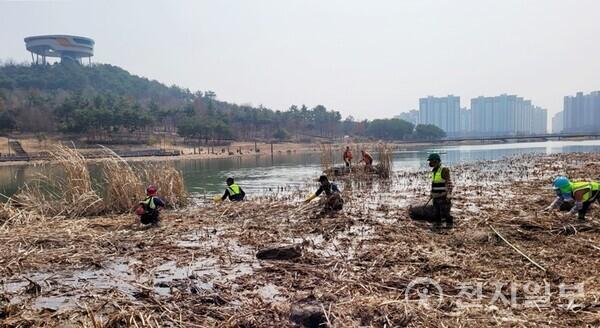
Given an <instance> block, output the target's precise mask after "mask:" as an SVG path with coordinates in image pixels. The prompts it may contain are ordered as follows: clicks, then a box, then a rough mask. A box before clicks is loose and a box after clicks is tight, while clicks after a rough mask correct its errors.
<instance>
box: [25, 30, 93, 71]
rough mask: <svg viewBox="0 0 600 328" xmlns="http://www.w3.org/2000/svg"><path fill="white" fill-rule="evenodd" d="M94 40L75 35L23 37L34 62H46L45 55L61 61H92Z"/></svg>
mask: <svg viewBox="0 0 600 328" xmlns="http://www.w3.org/2000/svg"><path fill="white" fill-rule="evenodd" d="M94 44H95V42H94V40H92V39H90V38H86V37H83V36H75V35H38V36H30V37H27V38H25V47H26V48H27V50H28V51H29V52H31V60H32V62H33V63H34V64H46V63H47V60H46V58H47V57H55V58H60V60H61V62H62V61H67V60H68V61H75V62H78V63H80V64H82V63H83V59H84V58H88V62H89V63H91V62H92V56H94Z"/></svg>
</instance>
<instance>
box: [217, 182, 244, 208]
mask: <svg viewBox="0 0 600 328" xmlns="http://www.w3.org/2000/svg"><path fill="white" fill-rule="evenodd" d="M226 182H227V188H225V193H223V196H221V198H218V197H217V198H215V202H217V203H219V202H222V201H224V200H225V199H227V198H229V200H230V201H232V202H240V201H242V200H244V197H245V196H246V193H245V192H244V190H242V187H240V186H239V185H238V184H237V183H235V182H234V181H233V178H227V181H226Z"/></svg>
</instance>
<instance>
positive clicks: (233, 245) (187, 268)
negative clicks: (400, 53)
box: [0, 154, 600, 327]
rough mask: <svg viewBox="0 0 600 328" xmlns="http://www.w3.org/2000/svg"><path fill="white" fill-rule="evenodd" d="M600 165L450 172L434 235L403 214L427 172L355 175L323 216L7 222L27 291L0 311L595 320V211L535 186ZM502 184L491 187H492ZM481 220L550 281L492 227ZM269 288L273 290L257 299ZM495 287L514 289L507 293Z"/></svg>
mask: <svg viewBox="0 0 600 328" xmlns="http://www.w3.org/2000/svg"><path fill="white" fill-rule="evenodd" d="M598 160H600V154H569V155H557V156H531V157H530V156H522V157H518V158H511V159H506V160H503V161H497V162H482V163H474V164H469V165H460V166H455V167H451V174H452V177H453V180H454V182H455V185H456V187H455V196H454V206H455V207H454V208H453V211H454V214H455V216H456V222H455V229H453V230H451V231H448V232H446V233H434V232H432V231H431V230H430V229H429V225H428V224H423V223H420V222H415V221H411V220H410V219H409V218H408V216H407V214H406V210H405V209H406V205H407V204H410V203H416V202H420V201H423V199H424V196H423V195H424V194H426V192H427V190H428V187H429V178H430V175H429V172H427V171H428V170H426V169H423V170H410V171H400V172H396V173H395V174H394V175H393V176H392V177H391V179H392V180H393V182H394V183H393V184H387V183H384V182H383V181H380V180H375V181H374V182H373V183H366V182H364V181H351V182H349V183H352V188H344V189H345V190H344V193H345V194H344V198H345V200H346V203H345V208H344V210H343V211H342V212H340V213H339V214H338V215H337V216H335V217H331V218H329V217H328V218H324V219H321V220H314V219H311V213H310V212H308V211H306V212H305V210H304V209H303V208H301V209H300V210H298V207H297V206H298V205H299V204H298V203H297V202H298V201H296V202H294V201H291V202H281V201H279V202H266V201H264V202H263V201H256V202H243V203H226V204H223V205H222V206H209V207H205V208H188V209H186V210H184V211H167V212H165V213H164V219H163V224H162V227H161V228H159V229H148V230H145V229H141V228H139V227H138V226H137V225H132V224H131V222H132V221H133V219H132V216H125V215H123V216H109V217H98V218H93V219H84V220H78V219H69V220H50V221H47V222H37V221H33V222H31V223H30V224H29V225H27V226H11V227H10V228H9V229H10V230H9V231H7V232H6V233H2V234H0V252H1V253H3V254H4V255H5V256H3V257H0V275H1V276H2V277H3V280H4V281H5V283H6V285H7V286H11V284H15V283H19V282H23V287H19V288H17V289H14V290H11V289H10V287H8V288H6V289H0V307H4V304H5V303H2V301H1V300H2V299H3V297H5V298H8V299H12V300H14V302H16V303H17V304H18V306H15V307H13V308H9V307H4V309H7V310H8V311H6V312H5V313H9V315H8V316H7V317H6V318H4V319H3V320H4V321H3V322H2V324H3V325H6V326H8V327H18V326H41V325H46V326H60V325H64V324H69V323H71V322H78V324H79V325H81V326H87V327H90V326H93V321H94V320H96V321H98V322H102V324H105V325H107V326H109V327H122V326H135V325H136V324H137V325H138V326H140V327H141V326H143V325H144V324H145V325H146V326H147V327H150V326H152V327H157V326H163V327H289V326H292V324H291V322H290V320H289V317H290V311H291V310H290V309H291V308H292V305H294V304H316V305H317V307H318V308H320V309H321V311H323V312H324V313H326V316H327V318H325V321H327V320H329V322H330V323H331V326H333V327H384V326H386V327H484V326H505V327H512V326H523V325H531V326H540V327H548V326H561V327H567V326H568V327H577V326H590V327H594V326H597V324H598V313H599V311H600V302H599V301H598V299H599V297H600V277H598V275H597V272H596V271H597V268H598V267H599V266H600V258H599V257H598V250H597V249H596V248H594V247H590V245H600V235H599V234H598V232H600V224H599V223H598V222H597V217H598V211H599V209H598V208H597V207H596V206H594V207H593V208H592V210H591V213H590V214H589V218H590V219H589V221H588V222H585V223H578V222H576V219H573V218H564V217H560V216H555V215H554V214H553V213H543V212H539V211H538V209H539V208H543V207H544V206H546V205H547V204H548V203H549V202H551V201H552V198H553V193H552V191H551V190H550V189H548V190H544V189H543V186H545V185H547V184H549V182H550V181H551V178H552V177H553V176H554V175H555V173H556V170H557V169H556V167H555V166H554V165H558V166H560V167H561V170H562V169H565V170H568V171H569V172H570V173H571V174H572V175H573V176H582V177H585V176H589V177H596V176H600V168H598V167H597V166H596V165H595V163H597V162H598ZM498 190H502V191H503V197H502V198H499V197H496V198H495V197H494V195H496V193H497V191H498ZM225 208H227V209H228V210H227V211H226V212H225V211H224V209H225ZM296 212H297V214H294V213H296ZM286 219H288V220H286ZM488 223H490V224H493V225H494V226H495V227H500V228H501V229H502V232H503V235H505V236H506V238H509V239H510V240H511V241H515V242H516V243H518V245H519V247H520V248H521V249H523V251H524V252H527V253H528V254H533V255H534V256H535V259H536V261H540V263H545V264H547V268H548V270H549V271H550V270H552V271H553V272H554V274H555V275H556V276H558V277H559V278H560V279H559V280H555V279H554V276H552V275H548V274H546V273H544V272H542V271H540V270H539V269H538V268H536V267H535V266H534V265H532V264H531V263H529V262H528V261H527V260H526V259H525V258H523V257H522V256H521V255H519V254H517V253H516V252H514V251H513V250H512V249H510V248H509V247H507V246H506V245H505V244H504V243H503V242H502V241H501V240H499V239H497V238H495V235H493V234H491V233H490V230H489V228H488V226H487V224H488ZM582 241H585V242H582ZM277 243H281V244H297V243H301V244H302V247H303V250H302V252H303V256H302V257H301V258H298V259H296V260H291V261H259V260H257V259H256V258H255V254H256V251H257V250H258V249H261V248H262V247H264V246H265V245H271V244H277ZM173 267H176V268H177V269H173ZM111 270H112V271H111ZM114 270H116V271H114ZM89 272H92V273H97V277H100V278H96V279H104V278H103V277H112V278H111V279H113V278H114V279H116V280H110V282H112V283H109V284H107V285H108V287H107V286H103V285H102V284H98V285H97V284H95V283H94V279H92V278H89V277H88V278H87V279H86V281H85V282H84V283H81V284H77V285H73V284H72V282H70V281H73V277H76V278H75V279H74V280H75V281H77V278H79V277H82V275H83V274H89ZM44 273H45V274H46V275H43V274H44ZM23 277H28V278H30V279H31V280H32V281H34V282H35V283H37V284H38V285H39V286H41V295H38V294H35V293H32V294H28V293H27V292H26V291H27V290H33V291H35V290H34V289H35V288H28V287H27V286H28V284H29V282H28V281H26V280H25V279H23ZM165 277H167V278H165ZM419 277H429V278H431V279H433V280H434V281H436V282H437V283H439V285H440V286H441V287H442V288H443V293H444V301H443V302H442V303H441V304H436V303H432V304H428V305H427V307H424V306H421V305H419V298H418V295H417V293H416V291H413V292H409V293H406V290H407V287H408V285H409V284H410V282H411V281H412V280H413V279H415V278H419ZM69 279H71V280H69ZM528 281H544V282H547V283H548V284H549V285H550V287H551V288H552V298H551V300H550V304H549V307H547V308H543V307H542V308H539V309H538V308H535V307H529V308H527V307H518V308H512V307H510V306H506V305H503V304H502V302H497V303H496V304H491V303H490V302H489V299H491V297H492V295H493V293H494V291H495V289H494V285H493V283H496V282H499V283H507V284H508V283H513V284H517V285H518V286H521V285H522V284H524V283H527V282H528ZM101 282H102V281H101ZM477 282H484V286H483V289H482V295H483V297H484V301H483V302H482V303H479V305H481V306H480V307H472V308H461V307H460V306H459V301H464V299H463V298H461V296H460V295H459V294H460V291H461V288H460V286H461V284H463V283H466V284H468V283H477ZM561 282H565V283H567V284H573V283H578V282H584V283H585V289H584V292H585V293H584V296H583V297H582V298H581V299H577V300H576V302H577V303H580V304H581V307H576V308H571V309H569V308H563V307H560V305H561V304H562V301H563V300H561V299H560V298H559V297H558V292H557V290H558V288H559V284H560V283H561ZM488 283H491V284H492V285H490V284H488ZM163 284H164V285H163ZM160 286H163V287H160ZM268 287H272V288H275V290H276V294H275V296H272V295H268V293H267V295H265V294H264V290H267V291H269V290H272V289H269V288H268ZM519 288H520V287H519ZM159 291H160V293H159ZM65 295H68V296H67V298H68V299H69V300H75V301H76V302H78V304H80V306H74V307H72V308H69V307H68V306H67V305H65V304H62V303H61V307H60V308H59V310H58V311H49V310H41V309H39V308H38V307H36V305H39V303H38V302H39V301H40V300H42V299H43V298H47V297H64V296H65ZM503 296H505V297H508V298H509V299H510V294H508V292H504V294H503ZM520 296H521V294H519V297H520ZM86 308H87V309H90V311H91V313H92V314H93V315H94V316H95V318H96V319H91V318H90V315H89V314H88V311H87V310H86ZM100 318H102V320H100ZM109 323H110V325H109Z"/></svg>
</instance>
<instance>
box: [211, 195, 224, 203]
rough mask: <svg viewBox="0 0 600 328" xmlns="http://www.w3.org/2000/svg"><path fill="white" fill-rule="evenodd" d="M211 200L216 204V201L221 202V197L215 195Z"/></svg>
mask: <svg viewBox="0 0 600 328" xmlns="http://www.w3.org/2000/svg"><path fill="white" fill-rule="evenodd" d="M213 201H214V202H215V204H218V203H220V202H222V201H223V199H221V196H215V198H213Z"/></svg>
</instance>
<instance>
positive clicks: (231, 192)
mask: <svg viewBox="0 0 600 328" xmlns="http://www.w3.org/2000/svg"><path fill="white" fill-rule="evenodd" d="M227 190H229V195H231V196H234V195H237V194H239V193H240V186H238V185H237V184H236V183H234V184H232V185H231V186H229V187H227Z"/></svg>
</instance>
